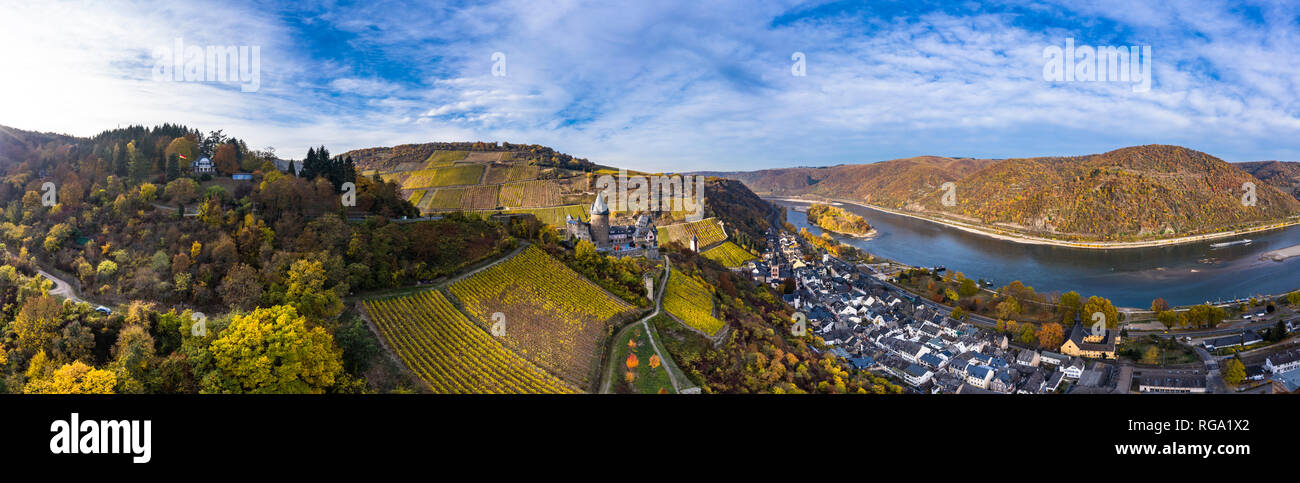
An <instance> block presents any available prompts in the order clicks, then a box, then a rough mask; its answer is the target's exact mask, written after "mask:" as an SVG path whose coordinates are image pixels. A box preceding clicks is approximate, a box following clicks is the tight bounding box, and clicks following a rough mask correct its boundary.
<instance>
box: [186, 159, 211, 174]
mask: <svg viewBox="0 0 1300 483" xmlns="http://www.w3.org/2000/svg"><path fill="white" fill-rule="evenodd" d="M190 171H193V172H194V173H196V174H203V173H215V172H217V165H215V164H212V160H211V159H208V158H206V157H205V158H199V159H198V160H195V161H194V162H193V163H190Z"/></svg>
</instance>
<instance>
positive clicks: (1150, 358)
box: [1142, 345, 1160, 365]
mask: <svg viewBox="0 0 1300 483" xmlns="http://www.w3.org/2000/svg"><path fill="white" fill-rule="evenodd" d="M1142 363H1143V364H1153V365H1154V364H1159V363H1160V348H1159V347H1156V346H1154V345H1153V346H1151V347H1148V348H1147V351H1146V353H1145V354H1143V355H1142Z"/></svg>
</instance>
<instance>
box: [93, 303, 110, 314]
mask: <svg viewBox="0 0 1300 483" xmlns="http://www.w3.org/2000/svg"><path fill="white" fill-rule="evenodd" d="M95 311H96V312H99V313H101V314H104V315H113V309H110V308H108V307H105V306H103V305H100V306H99V307H95Z"/></svg>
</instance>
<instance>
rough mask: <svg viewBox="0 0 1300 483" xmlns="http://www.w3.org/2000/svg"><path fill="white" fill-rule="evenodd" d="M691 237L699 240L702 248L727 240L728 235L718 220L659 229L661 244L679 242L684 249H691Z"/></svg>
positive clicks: (705, 220)
mask: <svg viewBox="0 0 1300 483" xmlns="http://www.w3.org/2000/svg"><path fill="white" fill-rule="evenodd" d="M691 235H694V236H695V237H696V238H698V239H699V241H700V247H707V246H709V245H712V244H715V243H719V242H722V241H723V240H726V239H727V233H726V232H725V231H723V230H722V225H721V224H720V223H719V222H718V220H717V218H707V219H704V220H700V221H697V222H693V223H678V224H676V225H668V226H661V227H659V243H660V244H665V243H669V242H678V243H681V244H682V246H684V247H690V245H691Z"/></svg>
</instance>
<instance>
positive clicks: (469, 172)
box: [402, 164, 484, 189]
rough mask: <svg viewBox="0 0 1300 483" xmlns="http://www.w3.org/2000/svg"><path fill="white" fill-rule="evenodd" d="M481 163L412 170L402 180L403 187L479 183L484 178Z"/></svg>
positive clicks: (414, 187)
mask: <svg viewBox="0 0 1300 483" xmlns="http://www.w3.org/2000/svg"><path fill="white" fill-rule="evenodd" d="M483 168H484V166H483V165H481V164H463V165H457V166H449V167H445V168H433V169H422V170H419V171H411V172H410V173H409V176H407V177H406V179H405V180H403V181H402V188H405V189H422V188H436V187H440V186H458V185H472V184H478V182H479V180H481V179H482V178H483Z"/></svg>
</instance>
